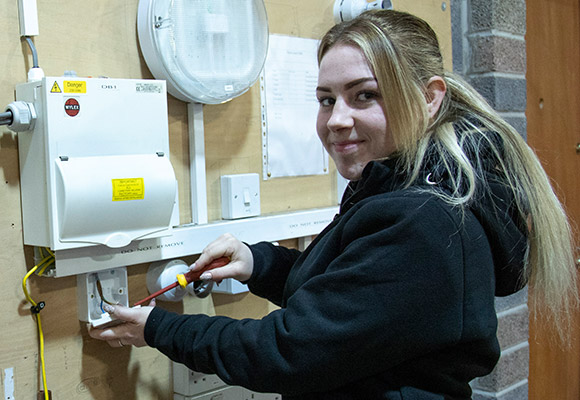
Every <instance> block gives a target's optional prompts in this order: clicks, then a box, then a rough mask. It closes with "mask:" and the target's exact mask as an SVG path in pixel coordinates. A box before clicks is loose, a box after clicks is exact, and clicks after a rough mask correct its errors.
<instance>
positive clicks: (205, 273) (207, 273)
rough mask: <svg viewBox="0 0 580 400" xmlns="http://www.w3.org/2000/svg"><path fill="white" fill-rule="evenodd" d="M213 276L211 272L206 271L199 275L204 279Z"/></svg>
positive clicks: (207, 279)
mask: <svg viewBox="0 0 580 400" xmlns="http://www.w3.org/2000/svg"><path fill="white" fill-rule="evenodd" d="M211 277H212V275H211V272H204V273H203V274H201V275H200V276H199V279H201V280H202V281H209V280H210V279H211Z"/></svg>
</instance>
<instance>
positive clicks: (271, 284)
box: [245, 242, 301, 306]
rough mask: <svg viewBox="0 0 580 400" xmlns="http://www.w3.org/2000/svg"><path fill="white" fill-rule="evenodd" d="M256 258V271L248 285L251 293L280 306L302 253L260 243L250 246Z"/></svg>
mask: <svg viewBox="0 0 580 400" xmlns="http://www.w3.org/2000/svg"><path fill="white" fill-rule="evenodd" d="M250 250H251V251H252V256H253V257H254V271H253V273H252V276H251V278H250V280H249V281H247V282H245V283H247V284H248V287H249V289H250V291H251V292H252V293H253V294H255V295H257V296H260V297H263V298H265V299H268V300H269V301H271V302H272V303H274V304H276V305H277V306H280V305H281V304H282V296H283V292H284V285H285V284H286V279H287V278H288V274H289V272H290V269H291V268H292V266H293V265H294V263H295V262H296V260H297V259H298V257H299V256H300V254H301V253H300V251H298V250H295V249H288V248H285V247H282V246H275V245H273V244H272V243H268V242H260V243H258V244H255V245H252V246H250Z"/></svg>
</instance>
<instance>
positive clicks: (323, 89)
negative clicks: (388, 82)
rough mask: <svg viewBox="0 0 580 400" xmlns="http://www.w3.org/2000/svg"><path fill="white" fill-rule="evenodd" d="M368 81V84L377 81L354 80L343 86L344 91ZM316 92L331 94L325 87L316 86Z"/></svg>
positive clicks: (370, 78) (371, 79)
mask: <svg viewBox="0 0 580 400" xmlns="http://www.w3.org/2000/svg"><path fill="white" fill-rule="evenodd" d="M369 81H370V82H376V81H377V80H376V79H375V78H374V77H368V78H359V79H355V80H353V81H350V82H348V83H346V84H345V85H344V89H346V90H348V89H352V88H353V87H355V86H357V85H360V84H361V83H364V82H369ZM316 91H317V92H328V93H330V92H332V90H331V89H330V88H327V87H325V86H318V87H317V88H316Z"/></svg>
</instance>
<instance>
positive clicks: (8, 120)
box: [0, 111, 14, 125]
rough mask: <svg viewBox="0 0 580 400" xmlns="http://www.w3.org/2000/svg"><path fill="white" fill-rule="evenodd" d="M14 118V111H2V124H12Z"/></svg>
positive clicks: (0, 114)
mask: <svg viewBox="0 0 580 400" xmlns="http://www.w3.org/2000/svg"><path fill="white" fill-rule="evenodd" d="M13 119H14V115H12V111H6V112H3V113H0V125H10V124H12V121H13Z"/></svg>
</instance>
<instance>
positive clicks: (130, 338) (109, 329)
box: [89, 299, 155, 347]
mask: <svg viewBox="0 0 580 400" xmlns="http://www.w3.org/2000/svg"><path fill="white" fill-rule="evenodd" d="M153 307H155V299H153V300H152V301H151V303H149V306H147V307H134V308H129V307H125V306H122V305H114V306H111V305H108V304H106V305H104V306H103V309H104V310H105V311H107V312H108V313H109V314H110V315H111V317H113V318H114V320H116V321H120V322H121V323H120V324H118V325H113V326H105V327H102V328H93V327H91V326H90V325H89V335H90V336H91V337H92V338H94V339H99V340H104V341H106V342H107V343H109V346H111V347H123V346H136V347H143V346H146V345H147V343H146V342H145V323H146V322H147V318H148V317H149V314H150V313H151V311H152V310H153Z"/></svg>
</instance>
